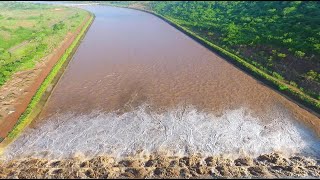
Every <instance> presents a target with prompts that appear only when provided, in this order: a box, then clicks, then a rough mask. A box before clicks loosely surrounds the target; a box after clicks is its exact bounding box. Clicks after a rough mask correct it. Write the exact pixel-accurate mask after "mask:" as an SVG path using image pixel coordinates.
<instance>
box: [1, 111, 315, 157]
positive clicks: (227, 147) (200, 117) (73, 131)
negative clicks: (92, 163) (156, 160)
mask: <svg viewBox="0 0 320 180" xmlns="http://www.w3.org/2000/svg"><path fill="white" fill-rule="evenodd" d="M245 111H246V110H245V109H237V110H229V111H226V112H225V113H224V115H222V116H220V117H216V116H214V115H212V114H208V113H204V112H199V111H197V110H195V109H194V108H187V109H183V108H181V109H175V110H170V111H168V112H165V113H162V114H157V113H150V112H147V111H146V109H145V108H144V107H143V106H142V107H140V108H138V109H137V110H135V111H132V112H127V113H124V114H122V115H117V114H116V113H92V114H90V115H78V116H77V115H74V114H68V115H55V116H52V117H51V118H50V119H47V120H46V121H45V122H44V124H41V126H40V127H38V128H35V129H32V128H28V129H27V130H26V131H25V132H24V133H23V134H22V135H21V136H20V137H19V138H18V139H17V140H16V141H15V142H13V143H12V144H11V145H9V147H8V148H7V149H6V151H5V153H4V157H5V158H6V159H11V158H17V157H26V156H35V157H39V156H40V157H43V156H45V157H52V158H53V157H54V158H61V157H68V156H73V155H75V154H77V153H82V154H83V155H85V156H95V155H100V154H109V155H114V156H116V157H121V156H123V155H133V154H135V153H136V152H137V151H140V150H142V151H143V153H146V154H148V153H153V152H156V151H166V152H167V153H168V155H186V154H193V153H201V154H203V155H218V154H231V155H239V153H245V154H249V155H252V156H256V155H259V154H262V153H270V152H273V151H282V152H286V153H289V154H292V153H302V154H304V155H306V154H307V155H312V156H313V155H315V156H318V155H319V151H318V150H319V149H320V141H319V139H317V138H316V137H315V136H313V134H311V133H310V132H308V130H307V129H305V128H304V127H301V126H299V125H298V124H296V123H294V121H292V120H291V119H288V117H278V118H274V119H273V120H272V121H270V122H269V123H267V124H265V123H261V122H260V120H259V119H257V118H254V117H252V116H251V115H250V114H249V113H245ZM286 118H287V119H286Z"/></svg>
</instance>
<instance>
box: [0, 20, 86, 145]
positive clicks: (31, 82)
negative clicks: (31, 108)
mask: <svg viewBox="0 0 320 180" xmlns="http://www.w3.org/2000/svg"><path fill="white" fill-rule="evenodd" d="M89 18H90V16H88V17H87V18H86V20H85V21H84V22H83V23H82V24H81V25H80V27H79V28H78V29H77V30H76V31H75V32H74V33H70V32H69V33H68V34H67V35H66V37H65V39H64V41H63V42H62V43H61V45H60V46H59V47H58V48H57V49H55V50H54V52H52V53H51V54H49V55H48V56H46V57H44V58H43V60H42V61H39V62H38V63H37V64H36V66H35V67H34V68H33V69H31V70H26V71H22V72H17V73H15V74H14V75H13V77H12V78H11V79H10V80H9V81H8V82H7V83H6V84H4V85H3V86H2V87H1V88H0V99H1V103H0V114H1V116H0V139H3V138H5V137H6V136H7V135H8V133H9V132H10V131H11V130H12V129H13V127H14V126H15V124H16V123H17V121H18V119H19V117H20V116H21V114H22V113H23V112H24V111H25V110H26V108H27V107H28V105H29V103H30V102H31V99H32V97H33V96H34V94H35V93H36V92H37V90H38V88H39V87H40V85H41V83H42V82H43V81H44V80H45V78H46V77H47V75H48V74H49V73H50V71H51V69H52V68H53V67H54V65H55V64H56V63H57V62H58V60H59V59H60V58H61V57H62V56H63V54H64V52H65V51H66V49H67V48H68V47H69V46H70V45H71V44H72V42H73V41H74V39H75V38H76V37H77V35H78V34H79V32H80V31H81V29H82V28H83V26H84V25H85V24H86V22H87V21H88V20H89Z"/></svg>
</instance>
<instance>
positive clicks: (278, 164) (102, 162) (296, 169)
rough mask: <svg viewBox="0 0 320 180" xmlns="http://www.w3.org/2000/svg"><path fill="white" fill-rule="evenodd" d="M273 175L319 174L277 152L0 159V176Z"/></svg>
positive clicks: (319, 164) (313, 163) (317, 168)
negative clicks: (251, 156)
mask: <svg viewBox="0 0 320 180" xmlns="http://www.w3.org/2000/svg"><path fill="white" fill-rule="evenodd" d="M236 177H237V178H239V177H242V178H252V177H255V178H273V177H304V178H305V177H318V178H319V177H320V160H316V159H311V158H307V157H303V156H291V157H284V156H283V155H281V154H278V153H270V154H263V155H260V156H258V157H256V158H250V157H239V158H237V159H231V158H225V157H222V156H209V157H201V156H199V155H191V156H185V157H176V156H163V155H150V156H148V157H126V158H122V159H118V160H116V158H114V157H111V156H97V157H94V158H91V159H86V158H80V157H74V158H69V159H56V160H49V159H41V158H25V159H15V160H11V161H7V162H0V178H236Z"/></svg>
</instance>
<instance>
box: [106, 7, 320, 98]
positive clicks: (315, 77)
mask: <svg viewBox="0 0 320 180" xmlns="http://www.w3.org/2000/svg"><path fill="white" fill-rule="evenodd" d="M109 3H111V4H116V5H121V6H137V5H139V6H141V7H143V8H144V9H148V10H151V11H154V12H156V13H158V14H161V15H163V16H164V17H168V18H170V19H174V20H175V22H177V23H178V24H179V25H181V26H184V27H187V28H188V29H190V30H191V31H193V32H195V33H196V34H198V35H199V36H201V37H203V38H205V39H206V40H208V41H210V42H212V43H214V44H216V45H218V46H220V47H223V48H224V49H226V50H228V51H229V52H232V53H234V54H236V55H237V56H239V57H241V58H243V59H245V60H246V61H247V62H249V63H251V64H252V65H254V66H256V67H258V68H259V69H261V70H263V71H264V72H266V73H268V74H269V75H272V76H273V77H275V78H277V79H279V80H281V81H284V82H286V83H287V84H290V85H291V86H293V87H296V88H299V89H300V90H302V91H303V92H305V93H307V94H309V95H310V96H312V97H314V98H316V99H320V59H319V57H320V3H319V2H316V1H311V2H302V1H293V2H290V1H271V2H270V1H268V2H267V1H264V2H258V1H253V2H252V1H250V2H249V1H248V2H246V1H236V2H227V1H162V2H161V1H145V2H134V1H131V2H117V1H113V2H109Z"/></svg>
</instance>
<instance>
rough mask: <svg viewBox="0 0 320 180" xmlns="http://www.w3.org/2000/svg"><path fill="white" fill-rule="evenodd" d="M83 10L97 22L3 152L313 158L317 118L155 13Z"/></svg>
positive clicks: (16, 154)
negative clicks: (41, 105)
mask: <svg viewBox="0 0 320 180" xmlns="http://www.w3.org/2000/svg"><path fill="white" fill-rule="evenodd" d="M83 8H85V9H87V10H89V11H91V12H93V13H94V14H95V15H96V19H95V21H94V23H93V24H92V26H91V28H90V29H89V31H88V33H87V35H86V37H85V38H84V39H83V42H82V43H81V45H80V46H79V48H78V50H77V52H76V54H75V56H74V57H73V59H72V60H71V62H70V64H69V66H68V68H67V69H66V71H65V73H64V75H63V76H62V78H61V79H60V81H59V82H58V84H57V85H56V87H55V89H54V90H53V93H52V95H51V97H50V98H49V100H48V102H47V104H46V105H45V107H44V110H43V111H42V113H41V115H40V117H39V118H38V119H37V120H35V121H34V122H33V123H32V124H31V126H30V127H29V128H27V129H26V130H25V131H24V133H22V135H21V136H20V137H19V138H18V139H17V140H16V141H15V142H13V143H12V144H11V145H9V147H8V148H7V149H6V151H5V153H4V155H3V157H5V158H14V157H25V156H41V157H65V156H75V155H85V156H95V155H98V154H108V155H110V154H111V155H114V156H118V157H119V156H124V155H132V154H135V153H145V154H148V153H153V152H162V153H165V154H170V155H184V154H194V153H200V154H204V155H217V154H230V155H239V154H249V155H258V154H261V153H270V152H274V151H280V152H284V153H287V154H303V155H310V156H317V157H319V150H320V141H319V134H320V133H319V132H320V131H319V127H320V124H319V123H320V121H319V119H318V118H317V117H316V116H314V115H312V114H310V113H309V112H307V111H306V110H304V109H302V108H300V107H299V106H297V105H296V104H294V103H293V102H291V101H289V100H287V99H286V98H284V97H283V96H281V95H279V94H278V93H276V92H275V91H273V90H271V89H270V88H268V87H266V86H264V85H263V84H261V83H260V82H258V81H256V80H255V79H254V78H252V77H251V76H249V75H247V74H245V73H244V72H242V71H241V70H239V69H237V68H236V67H234V66H233V65H231V64H229V63H228V62H226V61H225V60H224V59H222V58H221V57H219V56H217V55H216V54H214V53H213V52H211V51H209V50H207V49H206V48H205V47H203V46H201V45H200V44H199V43H197V42H195V41H194V40H192V39H191V38H190V37H188V36H186V35H184V34H183V33H181V32H180V31H178V30H176V29H175V28H174V27H172V26H170V25H169V24H167V23H166V22H164V21H163V20H161V19H159V18H157V17H155V16H153V15H150V14H147V13H145V12H140V11H136V10H131V9H124V8H115V7H106V6H104V7H103V6H86V7H83Z"/></svg>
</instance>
